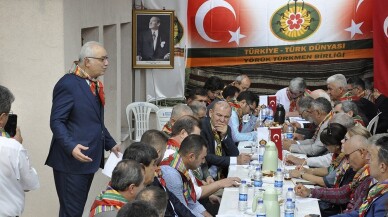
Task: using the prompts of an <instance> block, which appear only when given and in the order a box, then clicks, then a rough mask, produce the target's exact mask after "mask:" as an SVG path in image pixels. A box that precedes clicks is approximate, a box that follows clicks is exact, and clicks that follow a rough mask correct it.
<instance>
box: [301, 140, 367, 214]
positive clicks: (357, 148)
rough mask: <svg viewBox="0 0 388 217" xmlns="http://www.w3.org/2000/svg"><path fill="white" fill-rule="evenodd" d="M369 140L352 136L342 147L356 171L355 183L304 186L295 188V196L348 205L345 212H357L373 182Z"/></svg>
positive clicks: (350, 164)
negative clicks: (314, 186)
mask: <svg viewBox="0 0 388 217" xmlns="http://www.w3.org/2000/svg"><path fill="white" fill-rule="evenodd" d="M367 148H368V147H367V139H366V138H365V137H363V136H360V135H355V136H352V137H351V138H350V139H349V142H346V143H344V144H343V145H342V152H343V153H345V158H347V159H348V162H349V166H350V167H351V168H352V169H353V170H354V171H356V174H355V175H354V178H353V181H352V182H351V183H349V184H347V185H344V186H342V187H340V188H315V189H308V188H306V187H305V186H303V185H300V184H299V185H297V186H295V194H296V195H298V196H300V197H313V198H318V199H320V200H323V201H327V202H330V203H334V204H347V206H346V210H345V211H344V212H351V211H354V210H357V209H358V208H359V207H360V206H361V204H362V203H363V198H364V197H365V196H366V195H367V192H368V188H369V185H370V183H371V181H372V177H370V175H369V174H370V172H369V171H370V169H369V164H368V157H367V155H368V151H367Z"/></svg>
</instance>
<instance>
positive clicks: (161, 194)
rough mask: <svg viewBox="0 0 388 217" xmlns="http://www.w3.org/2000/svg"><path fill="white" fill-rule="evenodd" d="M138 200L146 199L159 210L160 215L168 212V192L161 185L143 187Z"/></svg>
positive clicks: (137, 196)
mask: <svg viewBox="0 0 388 217" xmlns="http://www.w3.org/2000/svg"><path fill="white" fill-rule="evenodd" d="M136 200H142V201H146V202H148V203H149V204H151V206H153V207H155V208H156V209H157V210H158V213H159V216H163V215H164V213H165V212H166V208H167V201H168V196H167V193H166V192H165V191H164V190H162V189H161V188H159V187H156V186H149V187H147V188H143V190H141V191H140V192H139V193H138V194H137V195H136Z"/></svg>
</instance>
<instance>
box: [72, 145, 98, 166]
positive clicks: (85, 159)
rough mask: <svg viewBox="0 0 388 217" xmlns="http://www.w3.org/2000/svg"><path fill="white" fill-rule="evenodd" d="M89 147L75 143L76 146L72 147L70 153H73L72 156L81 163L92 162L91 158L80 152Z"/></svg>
mask: <svg viewBox="0 0 388 217" xmlns="http://www.w3.org/2000/svg"><path fill="white" fill-rule="evenodd" d="M88 149H89V147H86V146H83V145H81V144H77V146H75V148H74V149H73V151H72V152H71V154H72V155H73V157H74V158H75V159H77V160H79V161H81V162H83V163H87V162H92V161H93V160H92V159H91V158H90V157H88V156H86V155H84V154H82V151H86V150H88Z"/></svg>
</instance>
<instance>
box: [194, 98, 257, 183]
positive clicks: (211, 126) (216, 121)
mask: <svg viewBox="0 0 388 217" xmlns="http://www.w3.org/2000/svg"><path fill="white" fill-rule="evenodd" d="M231 112H232V109H231V108H230V106H229V104H228V103H227V102H225V101H219V102H216V103H215V104H214V107H213V108H212V109H210V111H209V117H210V118H204V119H203V120H202V123H201V124H202V131H201V136H202V137H203V138H204V139H205V140H206V143H207V150H208V153H207V156H206V162H207V164H208V166H209V172H210V175H211V176H212V177H213V178H214V179H217V180H218V179H220V178H225V177H226V175H227V170H228V168H229V165H236V164H239V165H241V164H247V163H249V162H250V160H251V156H250V155H249V154H244V153H242V154H239V151H238V149H237V147H236V145H235V143H234V141H233V138H232V134H231V130H230V127H229V126H228V123H229V119H230V116H231Z"/></svg>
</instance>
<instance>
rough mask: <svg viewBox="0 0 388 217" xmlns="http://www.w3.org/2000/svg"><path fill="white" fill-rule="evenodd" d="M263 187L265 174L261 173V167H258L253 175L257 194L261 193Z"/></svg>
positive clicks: (255, 193) (254, 188)
mask: <svg viewBox="0 0 388 217" xmlns="http://www.w3.org/2000/svg"><path fill="white" fill-rule="evenodd" d="M261 187H263V174H262V173H261V168H260V167H256V172H255V175H254V176H253V191H254V195H255V196H256V195H259V194H260V189H261Z"/></svg>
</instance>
